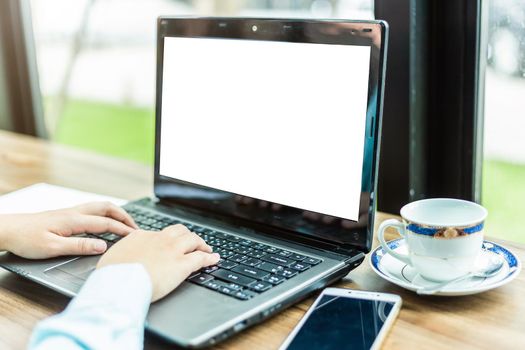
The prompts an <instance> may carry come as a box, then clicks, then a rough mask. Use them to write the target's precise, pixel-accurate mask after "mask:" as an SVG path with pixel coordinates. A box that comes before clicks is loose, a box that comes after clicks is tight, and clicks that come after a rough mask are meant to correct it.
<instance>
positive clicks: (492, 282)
mask: <svg viewBox="0 0 525 350" xmlns="http://www.w3.org/2000/svg"><path fill="white" fill-rule="evenodd" d="M387 244H388V246H389V247H390V248H391V249H393V250H395V251H399V252H400V253H404V254H406V252H407V247H406V245H405V240H404V239H403V238H399V239H394V240H392V241H390V242H388V243H387ZM489 254H498V255H500V256H501V257H502V258H503V259H504V261H505V263H504V264H503V267H502V269H501V270H500V272H499V273H498V274H496V275H495V276H492V277H489V278H479V277H471V278H468V279H466V280H463V281H459V282H456V283H451V284H450V285H448V286H446V287H445V288H443V289H442V290H441V291H440V292H437V293H436V294H434V295H446V296H456V295H469V294H476V293H481V292H485V291H487V290H490V289H494V288H497V287H499V286H502V285H504V284H507V283H509V282H510V281H512V280H513V279H514V278H516V277H517V276H518V274H519V273H520V270H521V262H520V260H519V259H518V257H517V256H516V255H514V254H513V253H512V252H510V251H509V250H508V249H506V248H504V247H502V246H501V245H499V244H496V243H494V242H489V241H484V242H483V251H482V253H481V254H480V255H479V257H478V259H488V257H489ZM370 265H371V266H372V269H373V270H374V271H375V272H376V273H377V274H378V275H379V276H380V277H382V278H384V279H386V280H387V281H390V282H392V283H394V284H397V285H398V286H400V287H403V288H406V289H408V290H412V291H416V290H417V289H419V288H421V287H430V286H433V285H435V284H436V282H432V281H428V280H426V279H424V278H423V277H421V276H420V275H419V274H418V273H417V272H416V271H415V270H414V268H412V267H410V266H408V265H406V264H405V263H403V262H401V261H399V260H397V259H396V258H394V257H392V256H391V255H390V254H388V253H386V252H385V251H384V250H383V248H381V246H379V247H377V248H376V249H375V250H374V251H373V252H372V255H371V256H370Z"/></svg>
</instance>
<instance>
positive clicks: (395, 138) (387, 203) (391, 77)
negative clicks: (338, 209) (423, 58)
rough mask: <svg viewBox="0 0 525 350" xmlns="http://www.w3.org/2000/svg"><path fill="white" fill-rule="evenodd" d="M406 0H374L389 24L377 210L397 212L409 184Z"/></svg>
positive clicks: (407, 27) (407, 5) (376, 13)
mask: <svg viewBox="0 0 525 350" xmlns="http://www.w3.org/2000/svg"><path fill="white" fill-rule="evenodd" d="M409 5H410V1H409V0H395V1H393V0H390V1H388V0H375V1H374V11H375V17H376V18H377V19H383V20H386V21H387V22H388V24H389V26H390V35H389V43H388V46H389V49H388V59H387V69H386V82H385V96H384V109H383V135H382V139H381V159H380V165H379V169H380V170H379V178H378V210H381V211H386V212H391V213H398V212H399V209H400V208H401V206H403V204H405V203H406V202H407V201H408V199H409V197H408V187H409V173H408V166H409V155H408V149H409V143H408V142H409V136H408V133H409V96H408V91H409V68H410V67H409V35H410V32H409V21H408V15H409V7H410V6H409Z"/></svg>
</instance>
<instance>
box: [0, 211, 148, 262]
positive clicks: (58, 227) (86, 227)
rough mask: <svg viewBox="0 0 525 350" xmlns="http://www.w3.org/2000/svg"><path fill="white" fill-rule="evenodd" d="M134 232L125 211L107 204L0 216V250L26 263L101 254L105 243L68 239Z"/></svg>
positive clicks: (135, 226) (123, 234) (98, 240)
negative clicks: (82, 234) (85, 235)
mask: <svg viewBox="0 0 525 350" xmlns="http://www.w3.org/2000/svg"><path fill="white" fill-rule="evenodd" d="M136 229H138V226H137V225H136V224H135V222H134V221H133V219H132V218H131V216H129V214H128V213H126V211H125V210H124V209H122V208H120V207H118V206H116V205H113V204H111V203H107V202H95V203H88V204H83V205H79V206H76V207H72V208H67V209H60V210H52V211H45V212H41V213H35V214H12V215H0V250H7V251H10V252H12V253H14V254H16V255H19V256H21V257H24V258H29V259H44V258H51V257H56V256H60V255H95V254H102V253H104V252H105V251H106V249H107V245H106V242H105V241H103V240H101V239H94V238H81V237H71V236H72V235H75V234H81V233H92V234H101V233H106V232H111V233H115V234H118V235H120V236H126V235H127V234H129V233H130V232H132V231H133V230H136Z"/></svg>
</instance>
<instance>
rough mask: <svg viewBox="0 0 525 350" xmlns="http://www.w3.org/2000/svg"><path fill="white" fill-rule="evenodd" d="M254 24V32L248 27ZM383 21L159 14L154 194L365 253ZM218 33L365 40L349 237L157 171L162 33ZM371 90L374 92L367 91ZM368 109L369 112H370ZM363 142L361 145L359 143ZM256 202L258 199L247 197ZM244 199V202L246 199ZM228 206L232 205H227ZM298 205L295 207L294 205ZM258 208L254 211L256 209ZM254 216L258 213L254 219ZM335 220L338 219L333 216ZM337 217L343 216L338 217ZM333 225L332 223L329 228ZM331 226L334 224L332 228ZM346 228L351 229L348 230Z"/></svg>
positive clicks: (369, 232)
mask: <svg viewBox="0 0 525 350" xmlns="http://www.w3.org/2000/svg"><path fill="white" fill-rule="evenodd" d="M253 26H257V31H254V30H253ZM387 29H388V28H387V25H386V23H385V22H383V21H348V20H309V19H305V20H299V19H293V20H286V19H264V18H188V17H159V19H158V25H157V73H156V74H157V82H156V111H155V122H156V123H155V166H154V169H155V172H154V193H155V196H156V197H157V198H158V199H159V200H161V201H165V202H168V203H170V204H172V205H178V206H184V207H188V208H191V209H193V210H194V211H197V212H200V213H202V215H210V216H214V217H220V218H221V220H223V221H225V222H228V223H231V224H234V225H244V226H249V227H253V228H255V229H257V230H259V231H261V230H263V231H264V232H265V233H266V234H271V235H272V234H273V235H278V237H279V238H289V239H294V238H306V239H308V240H310V241H311V242H316V241H318V242H320V243H322V245H323V247H325V249H326V247H333V249H337V250H338V251H339V250H344V249H358V250H360V251H364V252H368V251H370V249H371V245H372V235H373V227H374V213H375V207H376V203H375V202H376V200H375V199H376V188H377V169H378V160H379V143H380V137H379V135H380V129H381V115H382V96H383V89H384V74H385V72H384V68H385V65H386V62H385V52H386V38H387ZM165 37H184V38H191V37H193V38H224V39H247V40H266V41H284V42H302V43H324V44H343V45H345V44H346V45H369V46H370V47H371V55H370V56H371V58H370V60H371V61H370V71H371V77H370V79H369V83H375V87H373V88H370V89H369V96H368V104H367V115H366V118H367V120H366V132H365V135H364V142H365V143H366V142H368V147H369V148H370V150H369V151H368V152H366V151H365V154H364V158H363V179H362V190H361V200H360V210H359V212H360V215H359V220H358V221H357V222H353V223H355V225H354V226H353V227H352V225H351V224H352V222H350V221H348V220H345V223H350V228H348V227H347V228H345V233H346V234H347V235H348V237H349V239H346V240H340V239H338V237H336V236H334V235H323V234H321V233H320V232H324V231H323V230H326V229H327V228H328V226H329V225H333V223H331V222H330V223H329V222H327V221H333V220H332V219H333V218H332V219H329V220H323V219H320V220H319V221H309V222H308V224H307V225H304V226H308V229H305V227H302V226H301V227H300V226H299V225H298V226H294V225H292V224H290V223H288V224H286V225H284V224H281V223H282V222H285V220H282V218H280V215H281V213H282V211H281V213H280V212H279V211H277V212H275V213H273V212H272V213H269V212H268V211H269V210H270V209H268V208H271V207H272V203H269V205H267V206H265V208H259V209H258V207H257V206H253V207H252V208H250V209H249V210H248V211H246V210H245V207H244V206H243V204H242V203H244V202H246V201H245V200H244V199H245V198H243V200H241V201H240V202H236V201H234V200H233V198H234V197H236V198H237V197H238V195H237V194H233V193H229V192H225V191H220V190H217V189H212V188H209V187H206V186H200V185H197V184H192V183H189V182H186V181H182V180H178V179H174V178H170V177H167V176H163V175H160V173H159V168H160V141H161V140H160V139H161V133H160V130H161V118H162V79H163V59H164V38H165ZM372 89H373V90H374V91H375V92H374V91H372ZM371 111H373V112H371ZM365 147H366V144H365ZM185 190H193V191H194V190H197V191H203V192H204V193H205V192H207V191H209V192H212V193H214V194H223V195H225V196H226V197H228V196H229V197H228V198H229V199H228V200H227V202H226V201H220V200H219V201H218V200H216V199H209V200H203V199H202V198H201V199H195V198H187V197H185V196H178V195H175V194H178V193H181V192H185ZM253 200H254V201H258V199H253ZM248 202H249V201H248ZM231 208H234V209H231ZM295 209H296V208H291V207H285V210H284V212H290V213H292V214H293V215H298V213H294V210H295ZM297 210H298V209H297ZM258 211H260V212H258ZM257 218H263V219H261V220H257ZM336 220H339V219H336ZM341 222H343V221H341ZM332 228H333V227H332ZM333 229H334V230H336V228H333ZM350 231H351V232H350Z"/></svg>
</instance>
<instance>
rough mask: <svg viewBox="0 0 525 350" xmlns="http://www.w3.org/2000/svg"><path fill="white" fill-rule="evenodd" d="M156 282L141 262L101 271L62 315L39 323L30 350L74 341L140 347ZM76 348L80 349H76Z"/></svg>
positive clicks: (95, 345)
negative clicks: (153, 281) (152, 281)
mask: <svg viewBox="0 0 525 350" xmlns="http://www.w3.org/2000/svg"><path fill="white" fill-rule="evenodd" d="M151 295H152V283H151V279H150V277H149V274H148V273H147V271H146V269H145V268H144V266H142V265H141V264H119V265H110V266H107V267H104V268H101V269H99V270H96V271H95V272H93V273H92V274H91V276H90V277H89V278H88V280H87V281H86V283H85V284H84V286H83V287H82V289H81V290H80V292H79V293H78V295H77V296H76V297H75V298H74V299H73V300H72V301H71V303H70V304H69V305H68V307H67V308H66V309H65V310H64V311H63V312H62V313H60V314H58V315H55V316H53V317H50V318H48V319H46V320H44V321H42V322H40V323H39V324H38V326H37V327H36V329H35V331H34V332H33V336H32V339H31V341H30V345H29V348H30V349H55V348H56V347H54V346H52V345H53V344H57V343H64V342H65V343H71V344H77V345H79V346H78V347H79V348H88V349H140V348H141V347H142V344H143V336H144V322H145V319H146V315H147V313H148V309H149V305H150V302H151ZM74 348H76V347H74Z"/></svg>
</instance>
